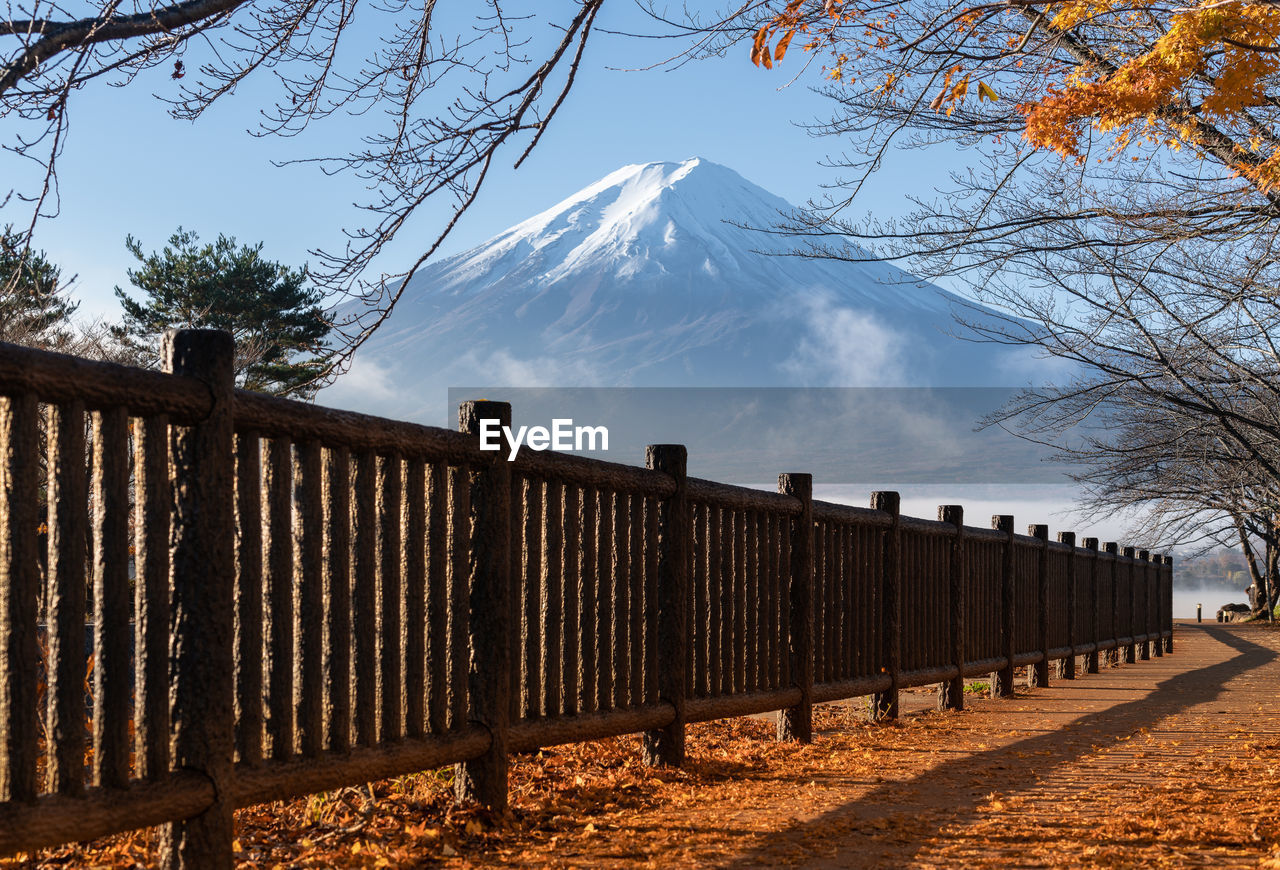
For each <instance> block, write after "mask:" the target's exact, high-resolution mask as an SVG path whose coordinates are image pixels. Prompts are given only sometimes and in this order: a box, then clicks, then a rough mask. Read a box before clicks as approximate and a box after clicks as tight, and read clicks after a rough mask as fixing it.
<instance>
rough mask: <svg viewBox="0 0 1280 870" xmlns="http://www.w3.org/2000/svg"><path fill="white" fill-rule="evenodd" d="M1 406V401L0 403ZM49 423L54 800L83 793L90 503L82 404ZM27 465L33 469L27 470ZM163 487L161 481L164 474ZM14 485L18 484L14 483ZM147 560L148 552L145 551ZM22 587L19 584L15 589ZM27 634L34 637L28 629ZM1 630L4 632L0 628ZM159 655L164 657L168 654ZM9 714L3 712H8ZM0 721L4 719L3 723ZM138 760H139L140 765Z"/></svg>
mask: <svg viewBox="0 0 1280 870" xmlns="http://www.w3.org/2000/svg"><path fill="white" fill-rule="evenodd" d="M5 401H6V400H0V402H5ZM10 401H11V400H10ZM4 407H5V406H4V405H3V404H0V423H8V424H9V425H12V423H9V421H10V420H12V417H5V416H3V414H4V410H3V409H4ZM48 419H49V435H48V437H49V484H48V493H49V514H48V522H49V562H48V570H49V583H48V586H49V593H48V594H49V598H48V601H49V604H48V607H49V613H48V617H47V618H48V620H49V663H48V668H49V671H48V673H49V686H48V690H47V691H48V699H49V700H48V710H47V717H46V719H45V722H46V733H47V735H48V740H49V742H50V743H51V744H52V746H51V747H50V749H51V751H50V752H49V754H48V757H49V767H48V771H47V773H46V782H47V783H48V790H49V791H50V792H53V793H55V794H65V795H79V794H81V793H82V792H83V790H84V744H85V721H84V678H85V658H84V621H85V571H84V567H85V555H86V553H85V543H86V541H87V540H88V535H87V530H88V526H87V524H86V519H87V517H86V515H85V511H86V508H87V506H88V503H89V500H88V494H87V492H86V491H85V441H84V404H83V403H82V402H68V403H67V404H66V405H61V406H58V405H54V406H52V407H50V408H49V418H48ZM4 438H5V434H4V432H0V450H4V449H8V448H7V445H6V442H5V441H4V440H3V439H4ZM29 464H31V465H34V463H29ZM7 473H8V471H7V469H6V470H3V471H0V481H5V480H6V479H7V480H13V478H9V477H7ZM165 480H166V481H167V480H168V474H167V473H166V474H165ZM15 483H19V484H21V482H19V481H15ZM13 485H14V484H9V485H8V486H6V487H5V488H4V491H0V500H3V501H0V517H3V516H5V514H4V506H5V504H6V503H7V504H13V503H14V502H13V501H11V500H10V499H13V498H14V496H13V495H10V493H11V492H12V491H13V490H12V486H13ZM27 485H29V483H28V484H27ZM168 519H169V513H168V508H167V506H166V508H165V511H164V520H165V523H166V526H167V524H168ZM18 528H21V527H18ZM6 531H7V528H6V529H0V535H3V534H5V533H6ZM10 534H12V532H10ZM6 546H7V545H6V543H4V542H0V577H2V576H4V574H3V572H4V571H5V570H6V566H8V565H10V563H9V561H8V560H9V559H10V558H12V554H11V551H8V550H5V549H4V548H5V547H6ZM161 549H162V551H163V552H164V555H165V558H166V559H167V558H168V555H169V542H168V540H165V541H164V543H163V546H162V548H161ZM148 553H149V554H150V553H152V551H150V550H149V551H148ZM15 567H17V566H16V564H15V565H13V566H11V567H9V569H8V570H10V571H13V570H14V568H15ZM162 580H163V582H164V583H165V584H166V589H165V595H164V603H165V607H166V608H167V607H168V604H169V594H168V589H167V584H168V582H169V574H168V571H167V570H166V571H165V573H164V575H163V577H162ZM7 582H8V583H13V582H14V577H13V576H12V575H10V576H9V577H8V580H7ZM21 582H22V581H21V580H19V583H21ZM19 588H21V587H20V586H19ZM0 595H3V593H0ZM12 618H13V617H12V615H11V614H10V611H9V610H7V609H6V610H5V611H4V613H3V614H0V621H5V620H9V619H12ZM32 629H33V630H34V625H33V626H32ZM163 630H164V639H165V642H166V644H167V642H168V641H167V638H168V636H169V626H168V620H167V619H166V621H165V625H164V627H163ZM0 631H4V628H3V627H2V626H0ZM165 652H166V653H167V650H165ZM162 661H165V662H167V661H168V659H167V655H166V656H165V657H164V658H162ZM166 676H167V672H166ZM164 698H165V702H166V707H165V709H166V711H167V710H168V706H167V704H168V698H169V695H168V690H167V686H166V691H165V695H164ZM32 707H34V704H33V705H32ZM14 709H15V708H10V713H12V712H13V710H14ZM16 709H23V708H16ZM0 721H4V722H8V721H10V720H9V719H8V718H6V719H4V720H0ZM147 727H150V725H148V726H147ZM163 743H164V746H165V749H166V750H167V749H168V747H169V735H168V729H167V728H166V729H165V731H164V740H163ZM141 757H142V755H141V754H140V755H139V758H141ZM148 761H150V759H148ZM0 764H3V762H0ZM10 799H14V798H10Z"/></svg>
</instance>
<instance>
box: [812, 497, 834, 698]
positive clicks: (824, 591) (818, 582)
mask: <svg viewBox="0 0 1280 870" xmlns="http://www.w3.org/2000/svg"><path fill="white" fill-rule="evenodd" d="M829 534H831V523H828V522H819V523H815V526H814V539H813V572H814V573H813V586H814V626H813V641H814V649H813V655H814V663H813V678H814V681H815V682H827V681H829V678H831V674H829V661H831V659H829V658H828V649H827V645H828V644H829V642H831V582H829V576H828V574H829V568H828V565H827V536H828V535H829Z"/></svg>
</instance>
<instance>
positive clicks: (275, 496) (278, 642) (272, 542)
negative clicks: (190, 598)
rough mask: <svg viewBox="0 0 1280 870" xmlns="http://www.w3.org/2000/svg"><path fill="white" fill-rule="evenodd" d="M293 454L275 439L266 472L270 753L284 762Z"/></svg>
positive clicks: (288, 742)
mask: <svg viewBox="0 0 1280 870" xmlns="http://www.w3.org/2000/svg"><path fill="white" fill-rule="evenodd" d="M292 471H293V461H292V451H291V448H290V445H289V442H288V441H287V440H285V439H283V438H273V439H271V441H270V443H269V445H268V447H267V455H266V463H265V468H264V469H263V490H264V495H265V500H264V504H263V508H264V510H263V517H262V529H263V548H264V551H265V552H266V565H265V568H266V571H265V574H266V576H265V578H264V580H263V587H264V593H265V595H266V601H265V608H264V609H265V619H264V625H263V634H264V637H265V645H266V658H265V661H264V666H265V668H266V674H265V685H264V691H265V694H266V697H267V709H266V736H267V752H268V753H269V755H270V757H271V758H273V759H275V760H277V761H279V760H283V759H287V758H289V757H290V756H291V755H292V754H293V664H292V663H293V613H292V610H293V528H292V525H293V516H292V509H291V505H290V498H291V490H292V480H291V478H292Z"/></svg>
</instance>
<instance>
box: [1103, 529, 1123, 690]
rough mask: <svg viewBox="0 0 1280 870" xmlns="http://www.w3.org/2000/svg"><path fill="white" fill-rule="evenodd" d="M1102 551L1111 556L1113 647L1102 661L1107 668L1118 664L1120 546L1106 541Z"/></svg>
mask: <svg viewBox="0 0 1280 870" xmlns="http://www.w3.org/2000/svg"><path fill="white" fill-rule="evenodd" d="M1102 549H1103V550H1104V551H1106V553H1107V554H1108V555H1109V556H1111V557H1112V558H1111V560H1110V561H1111V567H1110V569H1109V570H1110V571H1111V640H1112V641H1114V643H1115V646H1113V647H1111V649H1109V650H1107V656H1106V658H1105V659H1104V661H1105V662H1106V664H1107V666H1108V667H1115V666H1116V665H1117V664H1119V663H1120V629H1119V619H1120V568H1119V563H1120V555H1119V554H1120V545H1119V544H1117V543H1116V542H1115V541H1107V542H1106V543H1105V544H1103V545H1102Z"/></svg>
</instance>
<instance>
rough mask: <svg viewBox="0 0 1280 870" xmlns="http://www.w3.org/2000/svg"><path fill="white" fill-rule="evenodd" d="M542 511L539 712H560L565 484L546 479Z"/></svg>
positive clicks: (556, 714)
mask: <svg viewBox="0 0 1280 870" xmlns="http://www.w3.org/2000/svg"><path fill="white" fill-rule="evenodd" d="M544 490H545V495H544V497H543V503H542V511H543V514H542V516H543V519H542V614H541V619H540V622H541V625H542V631H543V644H542V664H541V667H542V712H543V715H546V716H559V715H560V710H561V706H560V700H561V699H560V690H561V688H562V686H561V681H560V664H561V654H562V653H561V649H560V632H561V628H562V627H563V625H564V486H563V485H562V484H560V483H557V482H555V481H551V480H548V481H547V482H546V484H545V485H544Z"/></svg>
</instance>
